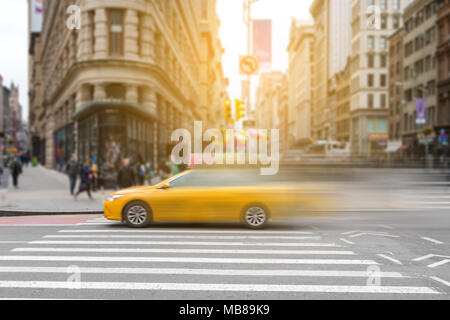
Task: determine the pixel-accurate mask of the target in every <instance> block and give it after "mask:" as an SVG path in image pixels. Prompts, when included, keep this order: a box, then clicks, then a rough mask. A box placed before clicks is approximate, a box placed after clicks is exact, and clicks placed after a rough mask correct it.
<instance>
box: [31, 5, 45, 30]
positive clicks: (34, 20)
mask: <svg viewBox="0 0 450 320" xmlns="http://www.w3.org/2000/svg"><path fill="white" fill-rule="evenodd" d="M43 2H44V0H31V1H30V6H31V7H30V29H31V32H32V33H34V32H41V31H42V14H43V11H44V10H43V7H42V3H43Z"/></svg>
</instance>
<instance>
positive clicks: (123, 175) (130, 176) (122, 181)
mask: <svg viewBox="0 0 450 320" xmlns="http://www.w3.org/2000/svg"><path fill="white" fill-rule="evenodd" d="M117 185H118V186H119V189H126V188H130V187H133V186H135V185H136V174H135V172H134V169H133V168H132V167H131V166H130V159H128V158H125V159H124V160H123V166H122V167H121V168H120V170H119V173H118V175H117Z"/></svg>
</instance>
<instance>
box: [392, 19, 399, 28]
mask: <svg viewBox="0 0 450 320" xmlns="http://www.w3.org/2000/svg"><path fill="white" fill-rule="evenodd" d="M393 26H394V29H398V28H400V17H399V16H394V18H393Z"/></svg>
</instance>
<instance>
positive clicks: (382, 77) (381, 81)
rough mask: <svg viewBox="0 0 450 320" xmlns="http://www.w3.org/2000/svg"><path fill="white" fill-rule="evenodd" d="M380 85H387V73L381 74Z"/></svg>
mask: <svg viewBox="0 0 450 320" xmlns="http://www.w3.org/2000/svg"><path fill="white" fill-rule="evenodd" d="M380 86H382V87H386V75H385V74H382V75H380Z"/></svg>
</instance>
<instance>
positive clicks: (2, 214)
mask: <svg viewBox="0 0 450 320" xmlns="http://www.w3.org/2000/svg"><path fill="white" fill-rule="evenodd" d="M89 214H92V215H94V214H103V210H101V211H100V210H97V211H26V210H22V211H14V210H0V217H26V216H51V215H53V216H57V215H89Z"/></svg>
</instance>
